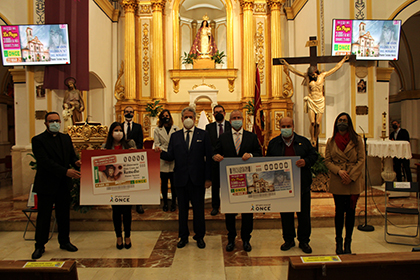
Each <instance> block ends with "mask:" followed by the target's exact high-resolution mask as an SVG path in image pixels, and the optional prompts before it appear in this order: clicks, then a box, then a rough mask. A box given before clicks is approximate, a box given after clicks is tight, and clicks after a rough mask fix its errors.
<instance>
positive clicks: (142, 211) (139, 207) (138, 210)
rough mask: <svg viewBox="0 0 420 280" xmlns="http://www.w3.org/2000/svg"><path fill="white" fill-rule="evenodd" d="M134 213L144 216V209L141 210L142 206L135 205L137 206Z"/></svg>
mask: <svg viewBox="0 0 420 280" xmlns="http://www.w3.org/2000/svg"><path fill="white" fill-rule="evenodd" d="M136 211H137V213H139V214H144V209H143V206H141V205H137V206H136Z"/></svg>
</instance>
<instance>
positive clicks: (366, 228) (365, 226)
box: [357, 126, 375, 231]
mask: <svg viewBox="0 0 420 280" xmlns="http://www.w3.org/2000/svg"><path fill="white" fill-rule="evenodd" d="M359 127H360V126H359ZM360 129H361V130H362V131H363V141H364V143H365V223H364V224H363V225H358V226H357V229H358V230H360V231H374V230H375V228H374V227H373V226H371V225H368V223H367V197H368V193H367V186H368V179H367V159H368V153H367V138H366V135H365V131H364V130H363V129H362V128H361V127H360Z"/></svg>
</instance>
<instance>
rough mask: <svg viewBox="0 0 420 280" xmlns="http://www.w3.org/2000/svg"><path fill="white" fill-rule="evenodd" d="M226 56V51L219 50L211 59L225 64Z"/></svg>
mask: <svg viewBox="0 0 420 280" xmlns="http://www.w3.org/2000/svg"><path fill="white" fill-rule="evenodd" d="M224 57H226V55H225V52H224V51H222V52H219V50H217V52H216V53H215V54H214V55H213V56H212V57H211V59H212V60H214V63H216V64H223V58H224Z"/></svg>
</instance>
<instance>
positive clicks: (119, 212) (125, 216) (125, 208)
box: [112, 205, 131, 237]
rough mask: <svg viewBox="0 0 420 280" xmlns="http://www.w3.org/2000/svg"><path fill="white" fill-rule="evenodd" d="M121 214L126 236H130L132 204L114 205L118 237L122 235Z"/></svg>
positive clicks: (113, 215) (113, 213) (114, 220)
mask: <svg viewBox="0 0 420 280" xmlns="http://www.w3.org/2000/svg"><path fill="white" fill-rule="evenodd" d="M121 216H122V223H123V224H124V237H130V233H131V205H112V221H113V222H114V231H115V234H116V235H117V237H122V230H121Z"/></svg>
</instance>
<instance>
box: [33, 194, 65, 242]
mask: <svg viewBox="0 0 420 280" xmlns="http://www.w3.org/2000/svg"><path fill="white" fill-rule="evenodd" d="M54 204H55V216H56V219H57V228H58V242H59V243H60V244H63V245H64V244H66V243H69V242H70V191H68V192H62V193H58V194H55V195H48V194H38V216H37V218H36V230H35V241H36V243H35V247H36V248H44V245H45V244H46V243H47V242H48V236H49V231H50V223H51V214H52V210H53V205H54Z"/></svg>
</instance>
